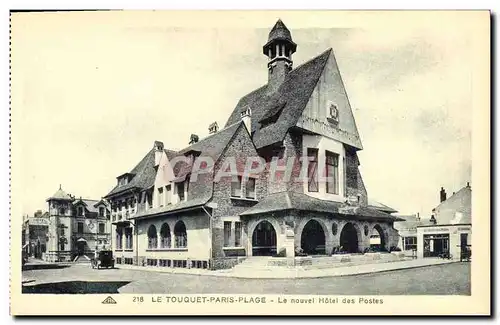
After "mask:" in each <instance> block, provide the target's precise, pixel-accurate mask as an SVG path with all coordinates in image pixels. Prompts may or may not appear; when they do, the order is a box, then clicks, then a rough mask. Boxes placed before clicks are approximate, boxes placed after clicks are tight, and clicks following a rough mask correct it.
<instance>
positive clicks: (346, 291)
mask: <svg viewBox="0 0 500 325" xmlns="http://www.w3.org/2000/svg"><path fill="white" fill-rule="evenodd" d="M490 19H491V18H490V12H488V11H480V10H478V11H452V10H447V11H446V10H445V11H168V10H156V11H133V10H121V11H118V10H116V11H114V10H111V11H60V12H54V11H50V12H49V11H45V12H44V11H36V12H30V11H23V12H20V11H17V12H11V13H10V24H11V25H10V57H11V62H10V73H11V84H10V87H11V88H10V91H11V106H10V110H11V216H10V227H11V252H10V254H11V278H10V287H11V314H12V315H16V316H24V315H354V316H355V315H490V313H491V305H490V298H491V292H490V285H491V282H490V281H491V274H490V266H491V256H490V240H491V239H490V218H491V216H490V213H491V211H490V181H489V179H490V165H489V164H490ZM472 217H474V218H472Z"/></svg>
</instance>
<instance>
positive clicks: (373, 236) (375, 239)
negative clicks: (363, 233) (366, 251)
mask: <svg viewBox="0 0 500 325" xmlns="http://www.w3.org/2000/svg"><path fill="white" fill-rule="evenodd" d="M370 249H371V250H374V251H378V252H381V251H385V250H386V248H385V236H384V231H383V230H382V227H380V226H379V225H375V227H373V229H372V231H371V233H370Z"/></svg>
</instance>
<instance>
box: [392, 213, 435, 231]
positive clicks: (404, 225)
mask: <svg viewBox="0 0 500 325" xmlns="http://www.w3.org/2000/svg"><path fill="white" fill-rule="evenodd" d="M397 217H398V218H400V219H401V220H400V221H398V222H395V223H394V228H396V229H397V230H413V231H416V229H417V227H421V226H430V225H433V224H434V223H433V222H431V221H430V219H429V218H419V217H417V216H416V215H405V216H403V215H399V216H397Z"/></svg>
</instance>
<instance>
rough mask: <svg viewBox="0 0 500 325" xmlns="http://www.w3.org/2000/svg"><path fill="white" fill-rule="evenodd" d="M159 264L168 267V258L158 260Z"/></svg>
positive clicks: (169, 263)
mask: <svg viewBox="0 0 500 325" xmlns="http://www.w3.org/2000/svg"><path fill="white" fill-rule="evenodd" d="M158 263H159V266H162V267H170V265H171V262H170V260H158Z"/></svg>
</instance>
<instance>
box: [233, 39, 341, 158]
mask: <svg viewBox="0 0 500 325" xmlns="http://www.w3.org/2000/svg"><path fill="white" fill-rule="evenodd" d="M331 52H332V49H328V50H327V51H325V52H323V53H322V54H320V55H319V56H317V57H315V58H313V59H311V60H310V61H308V62H306V63H304V64H302V65H301V66H299V67H297V68H296V69H294V70H292V71H291V72H290V73H288V75H287V76H286V78H285V81H283V83H282V84H281V85H280V86H279V87H278V89H277V90H276V91H275V92H272V93H269V92H268V90H267V85H264V86H262V87H260V88H258V89H256V90H254V91H253V92H251V93H249V94H248V95H246V96H244V97H243V98H241V99H240V101H239V102H238V104H237V105H236V108H235V109H234V110H233V112H232V114H231V116H230V117H229V119H228V121H227V123H226V126H228V125H231V124H234V123H236V122H237V121H238V120H240V113H241V112H242V111H243V110H244V109H246V108H247V107H250V109H251V111H252V136H253V141H254V143H255V146H256V147H257V148H263V147H265V146H268V145H271V144H274V143H277V142H280V141H282V140H283V139H284V137H285V136H286V133H287V132H288V130H289V129H290V128H291V127H293V126H295V125H296V124H297V121H298V119H299V118H300V116H301V115H302V112H303V110H304V108H305V107H306V105H307V102H308V101H309V98H310V96H311V94H312V92H313V90H314V88H315V87H316V84H317V82H318V80H319V77H320V76H321V74H322V72H323V70H324V68H325V65H326V62H327V60H328V57H329V56H330V54H331ZM278 114H279V116H278V117H277V119H276V121H275V122H274V123H271V124H269V125H266V124H265V123H263V122H265V120H266V119H269V118H270V117H273V116H274V117H276V116H277V115H278Z"/></svg>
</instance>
